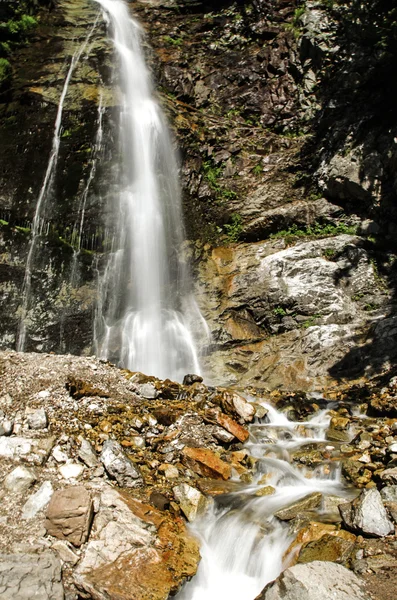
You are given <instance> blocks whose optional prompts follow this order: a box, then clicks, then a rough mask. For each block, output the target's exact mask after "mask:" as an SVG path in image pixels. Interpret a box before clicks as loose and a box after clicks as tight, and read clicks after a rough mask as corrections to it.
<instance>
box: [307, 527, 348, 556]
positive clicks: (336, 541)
mask: <svg viewBox="0 0 397 600" xmlns="http://www.w3.org/2000/svg"><path fill="white" fill-rule="evenodd" d="M338 533H347V534H348V533H349V532H348V531H344V532H336V535H329V534H326V535H323V536H322V537H321V538H320V539H319V540H315V541H313V542H309V543H307V544H305V545H304V546H303V548H302V549H301V551H300V553H299V556H298V563H308V562H313V561H315V560H324V561H330V562H337V563H346V562H347V561H348V560H349V558H350V557H351V555H352V553H353V550H354V545H355V536H354V535H352V534H350V535H351V539H346V537H345V536H341V535H338Z"/></svg>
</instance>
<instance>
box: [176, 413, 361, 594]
mask: <svg viewBox="0 0 397 600" xmlns="http://www.w3.org/2000/svg"><path fill="white" fill-rule="evenodd" d="M263 406H264V407H265V408H266V409H267V411H268V412H267V416H266V417H265V419H263V420H261V421H258V422H256V423H255V424H253V425H251V427H250V439H249V441H248V442H247V443H246V445H245V448H246V449H247V450H248V451H249V453H250V454H251V456H253V457H254V458H255V459H257V463H256V466H257V472H256V475H255V479H254V480H253V482H252V483H250V484H248V485H245V486H241V487H240V489H238V491H234V492H232V493H229V494H226V495H221V496H218V497H217V498H216V499H215V501H214V502H213V504H212V505H211V507H210V509H209V511H208V512H207V513H206V514H205V516H204V517H202V518H200V519H198V520H197V521H196V522H195V523H194V524H193V525H192V526H191V530H192V532H193V533H194V534H195V535H196V536H197V537H198V538H199V539H200V542H201V550H200V553H201V556H202V560H201V563H200V565H199V570H198V573H197V575H196V576H195V577H194V578H193V579H192V580H191V581H190V582H189V583H187V584H186V585H185V586H184V588H183V589H182V591H181V592H180V593H179V594H178V596H177V598H178V600H219V598H228V600H254V598H255V597H256V596H257V595H258V594H259V593H260V592H261V590H262V589H263V588H264V586H265V585H266V584H267V583H269V582H270V581H272V580H273V579H275V578H276V577H277V576H278V575H279V573H280V572H281V570H282V569H283V568H284V567H285V566H286V565H285V564H283V558H284V555H285V552H286V550H287V549H288V547H289V546H290V544H291V542H292V541H293V539H294V535H292V534H291V532H290V529H289V524H288V522H283V521H280V520H279V519H278V518H276V517H275V516H274V513H276V512H277V511H278V510H280V509H281V508H284V507H286V506H288V505H290V504H291V503H293V502H295V501H297V500H300V499H302V498H303V497H304V496H307V495H308V494H310V493H312V492H322V494H323V495H324V497H326V496H329V495H331V496H340V497H351V496H352V493H351V491H350V490H349V489H347V488H346V487H345V486H344V484H343V483H342V482H341V479H340V469H339V463H338V462H337V461H336V462H335V461H324V463H323V464H322V465H320V466H319V467H317V468H316V469H309V468H306V467H305V468H298V467H296V466H294V465H293V463H292V462H291V454H290V453H291V452H292V451H296V450H297V449H299V448H300V447H301V446H303V445H306V444H322V445H324V444H328V445H329V451H330V453H332V452H333V450H332V448H333V444H332V443H331V442H325V431H326V429H327V427H328V425H329V420H330V417H329V416H328V415H327V410H322V411H319V413H318V414H316V415H315V416H314V417H312V418H311V419H310V420H308V421H306V422H304V423H302V422H292V421H289V420H288V419H287V417H286V416H285V415H284V414H282V413H280V412H278V411H276V410H275V409H274V408H273V407H272V406H270V405H268V404H263ZM264 486H272V487H273V488H274V489H275V492H274V493H273V494H272V495H265V496H262V497H261V496H260V495H258V494H260V490H261V489H263V488H264ZM318 513H319V514H318V515H317V517H314V519H313V520H324V521H327V520H329V521H331V522H332V521H333V520H334V519H335V515H330V514H327V513H326V512H325V510H324V509H323V508H321V506H320V508H319V509H318Z"/></svg>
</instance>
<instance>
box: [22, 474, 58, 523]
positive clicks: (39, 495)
mask: <svg viewBox="0 0 397 600" xmlns="http://www.w3.org/2000/svg"><path fill="white" fill-rule="evenodd" d="M53 492H54V490H53V488H52V485H51V482H50V481H45V482H44V483H43V484H42V485H41V486H40V488H39V489H38V490H37V492H36V493H35V494H32V496H30V498H29V499H28V500H27V501H26V503H25V504H24V506H23V509H22V519H33V517H35V516H36V515H37V513H38V512H39V511H40V510H42V509H43V508H44V507H45V506H47V504H48V503H49V501H50V499H51V496H52V494H53Z"/></svg>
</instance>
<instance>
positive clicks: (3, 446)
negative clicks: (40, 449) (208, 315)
mask: <svg viewBox="0 0 397 600" xmlns="http://www.w3.org/2000/svg"><path fill="white" fill-rule="evenodd" d="M32 445H33V440H31V439H28V438H22V437H12V438H8V437H7V438H5V437H1V438H0V456H4V457H5V458H18V457H19V456H25V455H26V454H29V452H31V450H32Z"/></svg>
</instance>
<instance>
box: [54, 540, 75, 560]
mask: <svg viewBox="0 0 397 600" xmlns="http://www.w3.org/2000/svg"><path fill="white" fill-rule="evenodd" d="M52 549H53V550H56V551H57V553H58V555H59V558H60V559H61V560H62V561H63V562H65V563H69V564H71V565H72V566H74V565H75V564H77V563H78V562H79V560H80V557H79V556H78V555H77V554H75V552H73V550H72V549H71V548H69V546H68V545H67V543H66V542H63V541H62V540H57V541H56V542H54V543H53V544H52Z"/></svg>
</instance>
